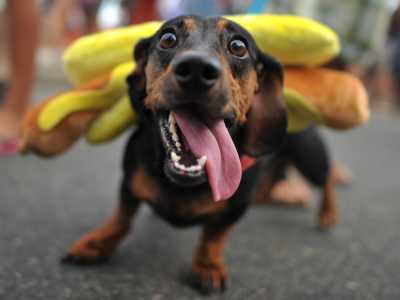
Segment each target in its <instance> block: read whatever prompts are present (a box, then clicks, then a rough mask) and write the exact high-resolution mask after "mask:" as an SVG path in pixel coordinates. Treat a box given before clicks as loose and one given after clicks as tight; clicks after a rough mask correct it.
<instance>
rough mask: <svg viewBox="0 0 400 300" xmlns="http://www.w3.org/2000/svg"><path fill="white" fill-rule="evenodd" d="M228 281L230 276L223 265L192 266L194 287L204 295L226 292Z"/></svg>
mask: <svg viewBox="0 0 400 300" xmlns="http://www.w3.org/2000/svg"><path fill="white" fill-rule="evenodd" d="M227 279H228V274H227V272H226V270H225V268H224V266H223V265H219V264H194V265H193V266H192V280H193V282H192V283H193V286H194V287H195V288H197V289H199V290H200V291H201V292H203V293H207V294H208V293H212V292H217V291H220V292H223V291H225V289H226V287H227Z"/></svg>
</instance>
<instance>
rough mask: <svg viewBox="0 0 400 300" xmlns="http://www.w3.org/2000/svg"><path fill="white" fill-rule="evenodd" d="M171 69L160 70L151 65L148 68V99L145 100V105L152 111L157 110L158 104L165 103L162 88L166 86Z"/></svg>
mask: <svg viewBox="0 0 400 300" xmlns="http://www.w3.org/2000/svg"><path fill="white" fill-rule="evenodd" d="M170 69H171V68H170V67H168V68H167V69H166V70H159V69H157V68H156V67H155V66H154V65H153V64H151V63H149V64H147V66H146V81H147V87H146V93H147V97H146V99H145V100H144V105H145V106H146V107H147V108H148V109H151V110H155V109H156V107H157V104H158V103H160V102H162V101H163V97H162V86H163V85H164V84H165V81H166V80H167V77H168V75H169V74H170V72H171V71H170Z"/></svg>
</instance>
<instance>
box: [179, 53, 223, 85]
mask: <svg viewBox="0 0 400 300" xmlns="http://www.w3.org/2000/svg"><path fill="white" fill-rule="evenodd" d="M172 68H173V72H174V75H175V78H176V80H177V82H178V83H179V85H180V86H181V87H182V88H184V89H191V90H201V91H204V90H208V89H210V88H211V87H212V86H213V85H214V84H215V83H216V82H217V81H218V79H219V78H220V76H221V63H220V62H219V61H218V59H216V58H214V57H210V56H209V55H207V54H205V53H202V52H197V51H188V52H186V53H184V54H181V55H180V56H178V57H176V58H175V60H174V62H173V65H172Z"/></svg>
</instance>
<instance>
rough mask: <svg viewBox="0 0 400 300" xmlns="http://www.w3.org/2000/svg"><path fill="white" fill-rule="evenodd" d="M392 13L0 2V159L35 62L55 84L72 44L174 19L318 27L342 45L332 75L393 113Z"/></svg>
mask: <svg viewBox="0 0 400 300" xmlns="http://www.w3.org/2000/svg"><path fill="white" fill-rule="evenodd" d="M350 2H351V3H350ZM354 3H356V4H357V5H355V4H354ZM377 3H379V4H377ZM350 4H351V7H352V8H351V9H350V8H348V6H349V5H350ZM398 7H399V3H398V1H397V0H386V1H371V0H358V1H335V2H333V1H324V0H321V1H316V0H304V1H297V0H270V1H268V0H202V1H194V0H0V20H1V22H0V152H1V151H2V150H4V148H7V149H9V150H11V151H12V150H13V149H16V146H17V143H18V141H17V140H16V137H17V136H18V128H19V126H18V125H19V123H20V120H21V118H22V116H23V114H24V113H25V111H26V110H27V108H28V107H29V105H30V93H31V89H32V85H33V83H34V75H35V73H36V72H35V66H36V64H35V62H37V65H38V69H40V68H43V67H46V66H48V65H50V66H56V68H57V67H58V69H56V71H53V72H46V73H47V74H51V77H52V78H54V77H57V75H59V74H62V72H61V68H60V66H61V54H62V52H63V50H64V49H65V47H67V46H68V45H69V44H70V43H71V42H73V41H74V40H75V39H76V38H78V37H80V36H82V35H86V34H91V33H94V32H96V31H98V30H103V29H106V28H110V27H117V26H125V25H128V24H135V23H140V22H144V21H149V20H155V19H168V18H171V17H174V16H177V15H180V14H200V15H220V14H234V13H261V12H264V11H268V12H273V13H282V12H286V13H294V14H301V15H306V16H310V17H313V18H316V19H319V20H320V21H322V22H324V23H327V24H328V25H330V26H332V27H333V28H334V29H335V30H337V31H338V33H339V35H340V37H341V39H342V44H343V56H342V57H340V59H338V60H337V61H336V62H335V63H336V67H338V66H339V67H340V68H346V69H347V70H351V71H353V72H355V73H357V74H358V75H359V76H360V77H361V78H362V79H363V80H364V81H365V82H366V83H367V86H368V88H369V89H370V94H371V96H372V97H371V98H372V99H373V100H374V101H375V102H376V103H385V104H387V103H389V104H390V105H391V106H390V107H393V106H396V105H397V107H400V100H399V99H400V9H399V8H398ZM342 12H345V13H342ZM339 15H340V18H338V16H339ZM345 25H346V26H345ZM7 53H8V54H7ZM35 58H36V60H35ZM4 66H8V67H7V68H5V67H4ZM59 76H62V75H59Z"/></svg>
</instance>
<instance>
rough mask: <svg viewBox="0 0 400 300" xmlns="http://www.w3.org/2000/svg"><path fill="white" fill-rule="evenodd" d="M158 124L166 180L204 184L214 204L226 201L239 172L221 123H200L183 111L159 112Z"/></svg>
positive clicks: (230, 144)
mask: <svg viewBox="0 0 400 300" xmlns="http://www.w3.org/2000/svg"><path fill="white" fill-rule="evenodd" d="M158 120H159V126H160V132H161V138H162V142H163V145H164V148H165V150H166V158H165V162H164V171H165V174H166V176H167V177H168V178H169V179H170V180H172V181H173V182H175V183H177V184H179V185H183V186H195V185H199V184H202V183H205V182H206V181H207V180H208V183H209V185H210V188H211V191H212V194H213V198H214V200H215V201H219V200H225V199H228V198H230V197H231V196H232V195H233V194H234V193H235V192H236V190H237V188H238V187H239V183H240V180H241V176H242V168H241V164H240V159H239V155H238V152H237V150H236V147H235V145H234V143H233V141H232V138H231V136H230V134H229V131H228V129H227V127H226V125H225V122H224V120H223V119H218V120H203V119H200V118H199V117H198V116H196V115H195V114H194V113H191V112H189V111H186V110H179V111H163V112H159V113H158Z"/></svg>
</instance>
